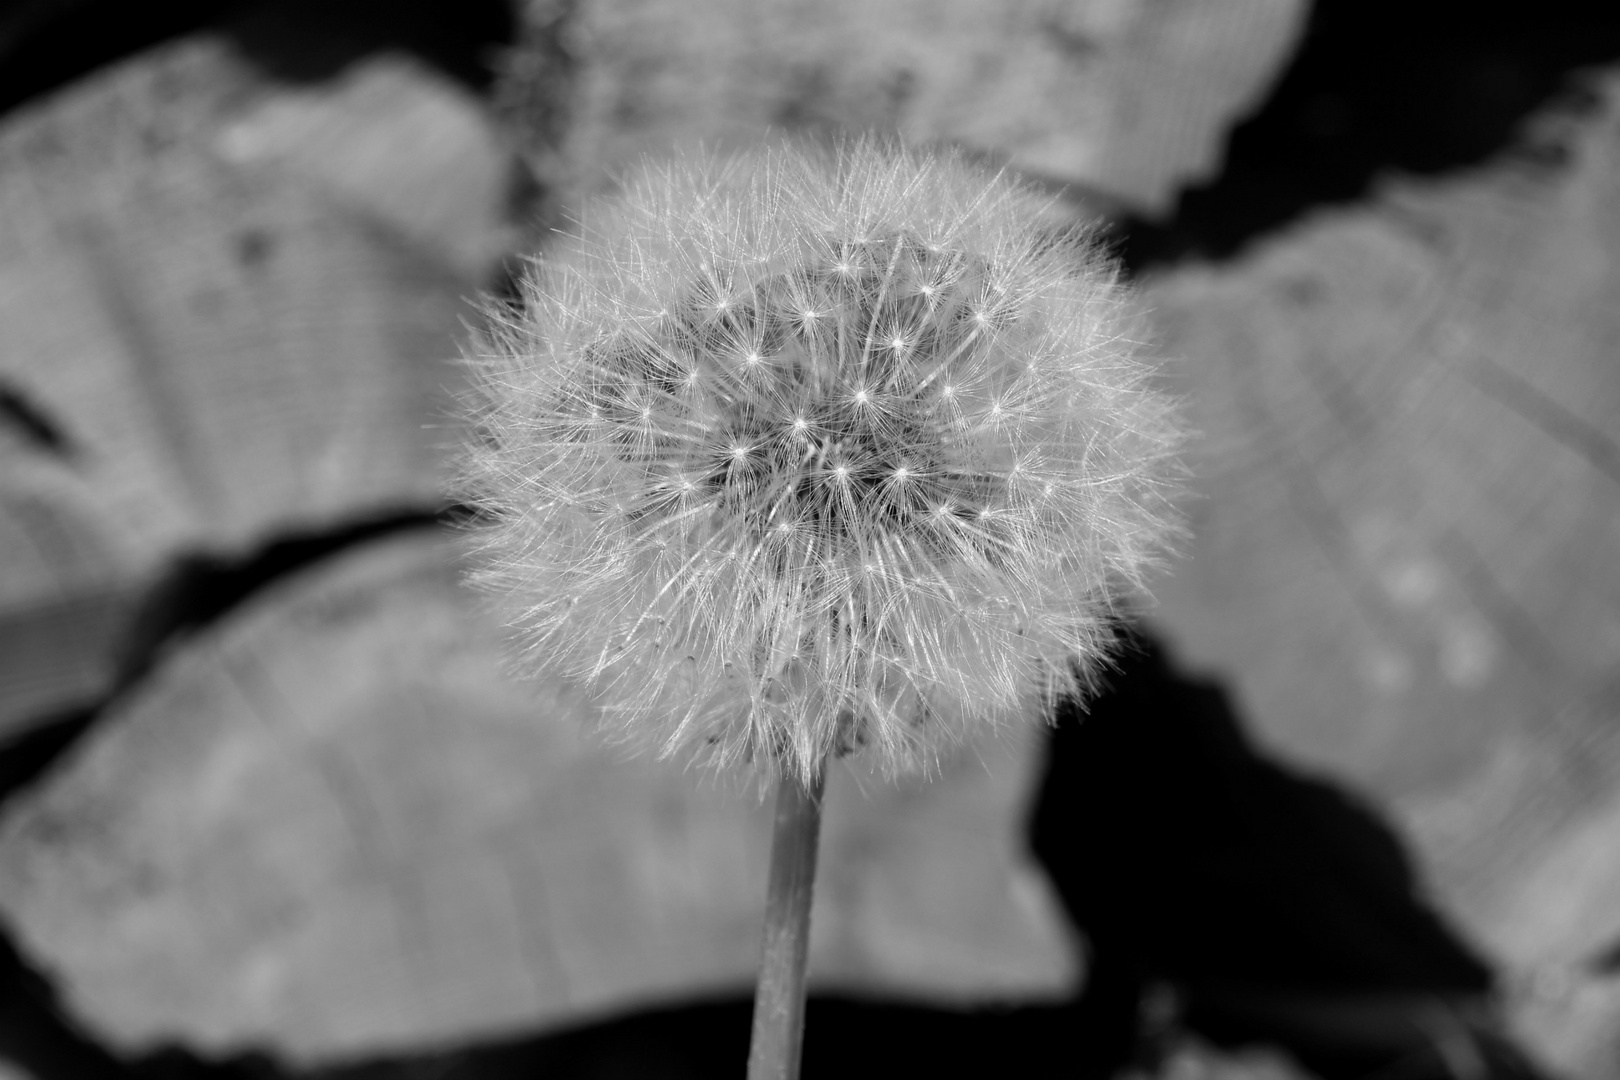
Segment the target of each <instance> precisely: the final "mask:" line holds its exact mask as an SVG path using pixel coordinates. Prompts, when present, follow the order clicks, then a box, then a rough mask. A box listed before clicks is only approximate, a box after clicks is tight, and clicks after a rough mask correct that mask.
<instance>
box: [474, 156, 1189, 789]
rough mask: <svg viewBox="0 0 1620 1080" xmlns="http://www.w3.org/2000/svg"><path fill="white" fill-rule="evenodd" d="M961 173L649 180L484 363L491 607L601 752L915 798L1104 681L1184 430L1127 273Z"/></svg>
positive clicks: (571, 248) (516, 314) (1163, 523)
mask: <svg viewBox="0 0 1620 1080" xmlns="http://www.w3.org/2000/svg"><path fill="white" fill-rule="evenodd" d="M1042 208H1043V203H1042V202H1041V201H1040V200H1039V199H1037V198H1035V197H1034V196H1032V194H1031V193H1030V192H1028V191H1027V190H1026V189H1025V188H1023V187H1021V186H1020V185H1019V184H1017V183H1016V182H1014V181H1012V180H1011V179H1009V178H1007V177H1005V176H992V175H990V174H987V173H984V172H982V171H980V170H978V169H976V168H974V167H972V166H971V165H969V164H967V163H965V162H963V161H962V160H960V159H959V158H957V157H954V156H949V155H928V154H917V153H910V152H905V151H900V150H897V149H895V148H893V147H887V146H885V145H882V144H879V143H876V142H870V141H863V142H858V143H852V144H848V145H846V146H844V147H843V148H841V149H840V150H839V151H838V152H837V153H836V154H835V155H831V156H829V157H827V158H817V157H810V156H800V155H797V154H793V153H787V152H780V151H778V152H773V153H769V154H761V155H757V156H753V157H746V158H741V159H735V160H732V161H729V162H725V163H716V162H702V163H692V162H680V163H676V164H672V165H667V166H663V167H659V168H651V169H649V170H647V171H646V172H645V173H644V174H643V175H642V176H641V177H640V178H639V179H636V180H634V181H633V182H631V183H630V184H629V185H628V186H627V188H626V190H625V191H624V192H623V194H622V195H621V196H620V197H617V198H615V199H613V200H610V201H605V202H603V203H601V204H599V205H597V206H594V207H592V208H591V209H590V210H589V211H588V212H587V214H586V215H585V217H584V219H583V220H582V222H581V224H582V238H581V239H579V240H577V241H573V242H570V243H567V244H563V245H560V246H559V248H558V250H556V251H553V252H549V253H548V254H546V255H545V256H544V257H542V258H540V259H538V260H536V261H535V262H534V263H533V265H532V267H531V270H530V273H529V274H528V275H527V277H526V279H525V281H524V283H523V295H522V303H521V306H520V307H518V308H515V309H513V310H509V311H504V312H501V313H498V314H496V316H495V318H493V319H492V320H491V323H492V329H491V330H490V331H489V333H488V334H487V335H486V339H485V348H484V349H482V350H481V351H482V354H483V355H481V356H479V357H478V358H477V360H476V364H475V366H476V367H477V369H478V371H479V372H480V373H481V375H482V394H481V396H480V398H479V400H478V402H477V404H476V406H475V408H476V410H477V420H478V425H479V431H480V435H481V437H480V439H479V441H478V444H477V446H476V447H475V449H474V451H473V453H472V456H471V463H470V468H469V477H468V481H469V482H468V490H469V493H470V498H471V500H472V502H473V503H474V504H475V505H476V506H477V507H479V508H480V509H481V510H482V511H483V512H484V513H483V515H482V516H483V517H484V519H485V520H486V522H487V524H486V525H485V526H484V527H483V533H482V539H483V555H484V558H483V559H482V562H481V569H480V570H479V571H478V572H477V581H478V582H479V583H480V584H481V585H482V586H484V587H485V588H487V589H488V590H490V591H491V592H492V593H493V594H494V595H495V596H496V597H498V598H499V601H500V603H501V604H502V606H503V608H504V614H505V616H506V619H507V621H508V622H509V623H510V624H511V625H512V626H513V627H515V628H516V629H517V631H518V632H519V633H520V635H521V636H522V639H523V640H524V641H525V643H526V652H525V662H526V663H528V664H530V665H531V666H532V668H534V669H537V670H544V671H550V672H554V673H559V674H561V675H563V676H566V677H569V678H572V679H575V680H579V681H580V682H582V683H584V684H585V685H587V686H588V687H589V688H590V689H591V691H592V693H593V696H594V698H595V700H596V702H597V704H598V705H599V707H600V711H601V715H602V716H603V718H604V722H605V724H606V725H607V727H608V728H609V730H611V731H613V732H616V733H617V734H619V735H622V737H623V738H624V739H626V740H628V741H632V742H634V743H638V744H641V745H645V746H651V747H652V748H654V749H655V750H656V751H657V752H658V753H659V754H661V755H669V754H676V753H681V752H684V751H687V750H697V751H700V752H701V753H702V754H703V755H705V756H706V757H708V758H709V759H710V760H712V761H714V762H715V763H717V764H721V765H725V764H730V763H734V762H740V761H749V762H752V763H754V764H755V765H756V766H758V767H759V768H761V769H763V770H765V771H766V772H768V773H776V774H782V775H795V776H797V777H799V778H800V779H802V780H804V781H805V782H806V783H808V782H809V781H810V779H811V778H812V777H814V775H815V774H816V773H817V772H818V770H819V769H820V767H821V762H822V761H823V760H825V758H826V757H827V755H828V754H829V753H835V752H846V751H849V750H852V749H862V750H863V751H864V752H865V753H867V754H870V755H872V756H873V757H874V758H875V761H876V763H877V764H878V766H879V767H880V768H881V769H882V771H884V772H885V773H887V774H890V775H893V774H898V773H902V772H908V771H914V770H919V769H921V770H926V769H927V768H928V767H929V766H930V765H931V764H932V763H933V762H934V761H935V760H936V758H937V755H938V753H939V751H940V750H941V749H942V748H943V747H945V746H947V745H949V744H951V743H954V742H956V741H958V740H961V739H963V738H965V737H968V736H969V735H971V734H972V733H973V732H974V731H975V730H976V729H980V728H989V727H992V726H994V725H997V724H1000V723H1004V722H1007V721H1011V720H1014V719H1018V718H1028V717H1036V716H1040V715H1042V714H1043V713H1044V711H1045V710H1047V709H1049V707H1050V705H1051V704H1052V702H1053V700H1054V699H1055V698H1058V697H1060V696H1065V695H1070V694H1075V693H1078V692H1080V691H1081V690H1083V689H1084V683H1085V681H1086V679H1087V678H1088V675H1089V673H1090V672H1091V671H1092V670H1093V669H1094V667H1095V665H1096V663H1097V662H1098V661H1099V660H1100V659H1101V658H1102V657H1103V656H1105V655H1106V651H1107V649H1108V647H1109V643H1110V641H1111V640H1112V637H1113V626H1114V624H1115V622H1116V620H1117V618H1118V615H1119V610H1120V606H1121V601H1122V600H1123V599H1124V598H1125V597H1128V596H1129V595H1131V594H1132V593H1133V592H1134V591H1135V590H1137V589H1138V588H1139V586H1140V584H1141V576H1142V574H1143V572H1144V569H1145V568H1146V567H1148V566H1149V565H1151V564H1152V562H1153V560H1154V559H1155V557H1156V555H1157V553H1158V552H1159V551H1160V550H1161V549H1162V548H1163V544H1164V540H1165V538H1166V536H1167V534H1168V533H1169V532H1170V531H1171V526H1170V521H1171V515H1170V513H1169V511H1168V505H1167V495H1168V490H1169V479H1170V477H1171V476H1172V475H1173V466H1172V464H1171V454H1172V452H1173V450H1174V449H1175V442H1176V435H1175V430H1176V429H1175V426H1174V421H1173V416H1172V413H1171V409H1170V407H1169V405H1168V403H1167V401H1166V400H1165V399H1164V398H1163V397H1162V396H1161V395H1159V394H1157V393H1156V392H1154V391H1153V390H1152V389H1150V387H1149V385H1148V375H1149V372H1148V369H1147V368H1146V367H1145V366H1144V365H1143V363H1142V362H1141V361H1140V360H1139V359H1137V357H1136V355H1135V354H1136V346H1135V345H1134V344H1133V343H1132V342H1131V340H1130V339H1129V338H1128V336H1127V329H1128V326H1127V323H1128V320H1127V310H1126V305H1125V302H1124V300H1123V299H1122V295H1121V289H1120V286H1119V284H1118V283H1117V280H1116V275H1115V272H1114V270H1113V269H1112V267H1111V265H1110V264H1109V263H1108V262H1107V261H1106V260H1105V259H1104V257H1103V256H1102V255H1101V254H1100V253H1099V252H1098V251H1097V250H1096V249H1095V248H1094V247H1092V246H1091V245H1090V244H1089V243H1088V241H1086V239H1085V238H1084V236H1083V235H1064V236H1054V235H1053V234H1052V232H1051V231H1050V229H1048V228H1047V227H1045V226H1044V225H1043V223H1042V221H1041V219H1040V216H1039V215H1040V211H1041V209H1042Z"/></svg>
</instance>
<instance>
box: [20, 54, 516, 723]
mask: <svg viewBox="0 0 1620 1080" xmlns="http://www.w3.org/2000/svg"><path fill="white" fill-rule="evenodd" d="M323 94H324V96H323ZM345 132H347V133H348V134H347V136H345ZM362 136H363V137H362ZM317 152H318V154H317ZM312 154H315V155H316V158H315V160H314V161H313V162H312V159H311V157H310V155H312ZM506 165H507V160H506V158H505V157H504V156H502V155H501V153H500V151H499V148H498V147H497V146H496V145H495V143H494V141H493V137H492V136H491V135H490V133H489V131H488V125H487V121H485V120H484V119H483V118H482V116H481V115H480V113H479V112H478V110H477V109H476V107H475V106H474V105H473V103H472V102H471V101H470V99H466V98H465V97H464V96H462V95H459V94H457V93H453V92H451V90H449V89H447V88H446V86H445V85H444V84H443V83H442V81H438V80H434V79H432V78H430V77H429V76H427V75H426V74H425V73H424V72H421V71H418V70H415V69H410V68H407V67H405V66H404V65H402V64H401V63H399V62H395V61H387V60H379V61H373V62H371V63H369V64H363V65H361V66H360V67H359V68H358V69H356V70H354V71H351V72H350V73H348V74H347V75H345V76H344V78H343V80H341V81H340V82H339V83H337V84H336V85H333V86H329V87H326V88H325V89H324V90H322V89H319V88H317V89H311V88H303V89H297V90H294V89H292V88H289V87H285V86H281V85H280V84H277V83H275V82H273V81H271V80H269V79H267V78H266V77H264V76H262V75H260V74H258V73H257V72H256V70H255V69H254V68H252V66H251V65H249V64H248V63H247V62H246V61H245V60H242V59H241V58H239V57H238V56H237V55H236V54H235V53H233V52H232V51H231V50H229V49H228V48H227V47H226V46H225V45H224V44H223V43H221V42H216V41H213V40H211V39H207V38H199V39H191V40H187V41H183V42H179V43H175V44H173V45H170V46H166V47H165V48H164V49H163V50H161V51H158V52H154V53H151V54H147V55H144V56H140V57H137V58H134V59H132V60H131V61H129V62H127V63H125V64H123V65H121V66H119V67H116V68H113V69H111V70H109V71H106V72H103V73H100V74H98V75H97V76H95V77H93V78H91V79H90V80H88V81H86V82H85V83H83V84H81V85H78V86H75V87H73V88H71V89H69V90H67V91H64V92H63V93H61V94H59V95H58V96H56V97H54V98H50V99H47V100H45V101H43V102H41V103H39V104H37V105H36V106H34V107H32V108H30V109H28V110H24V111H21V112H18V113H16V114H12V115H10V116H8V117H7V118H6V123H5V125H4V127H3V128H0V405H3V406H4V408H3V409H0V734H4V733H5V732H7V731H8V730H10V729H15V728H17V727H19V726H21V725H25V724H28V723H32V722H35V721H37V720H38V719H40V718H41V717H43V716H47V715H50V714H52V713H55V712H59V711H61V710H64V709H69V708H72V707H76V706H80V705H82V704H84V703H85V702H87V701H89V700H92V699H94V698H95V697H96V696H98V695H99V694H101V693H103V692H105V690H106V689H107V687H108V686H109V684H110V683H111V682H112V681H113V679H114V677H115V675H116V673H117V671H118V669H119V667H120V665H121V663H122V662H123V661H124V660H125V659H126V658H127V656H128V655H130V654H134V653H139V652H141V651H142V650H143V649H145V648H146V647H147V644H146V643H145V642H142V641H139V640H132V634H137V633H139V629H138V628H136V627H135V622H136V612H137V611H138V610H139V609H140V607H141V606H142V604H143V603H148V602H149V601H150V600H151V598H152V597H153V596H154V595H155V593H156V592H157V588H158V584H159V583H160V582H161V581H162V580H163V579H164V577H165V575H166V574H168V573H169V572H170V571H171V570H172V568H173V567H174V565H175V563H176V561H177V560H178V559H180V558H181V557H183V556H188V555H197V554H207V555H214V556H218V557H225V558H230V557H236V556H240V555H243V554H245V553H250V552H252V551H253V550H254V549H256V548H257V547H259V546H260V545H263V544H265V543H267V542H269V541H270V540H272V539H275V538H279V537H282V536H284V535H287V534H289V533H301V532H313V531H319V530H323V529H327V528H332V527H340V526H343V525H346V524H349V523H352V522H354V521H358V520H362V519H364V518H366V517H368V516H373V515H376V514H379V513H385V512H394V511H397V510H399V509H402V508H406V509H409V508H431V507H434V506H436V505H438V503H439V501H440V499H441V496H440V486H441V484H442V480H443V476H444V471H445V470H444V467H443V464H442V462H443V454H442V453H441V452H440V446H441V444H443V443H444V442H446V441H449V440H448V438H447V436H446V435H445V434H444V433H443V431H442V427H443V424H444V422H445V419H444V418H445V416H446V414H447V412H448V408H447V406H448V401H449V398H448V395H447V393H446V388H447V387H449V386H451V385H454V383H455V381H456V379H457V376H456V373H455V369H454V368H453V367H452V366H451V365H449V364H448V363H447V362H446V358H448V357H451V356H453V355H454V354H455V352H456V344H455V337H456V335H457V334H458V332H459V330H460V319H461V318H462V317H463V316H464V315H465V314H466V308H465V305H464V302H463V300H462V297H464V296H466V295H468V294H469V293H471V292H472V291H473V284H472V282H473V277H472V275H471V269H472V267H473V265H474V264H475V263H476V262H477V261H478V259H479V258H480V256H479V255H478V252H482V253H483V254H482V256H481V258H482V259H483V261H484V263H485V264H486V265H485V267H484V269H485V271H487V264H488V262H489V259H490V255H491V252H490V248H491V244H492V241H491V239H490V238H491V236H494V235H497V234H498V230H493V227H492V226H488V221H487V219H488V218H489V216H490V215H492V214H493V213H494V210H493V209H492V208H493V206H494V204H495V203H496V202H497V195H498V194H499V193H500V185H499V184H498V183H497V182H496V177H497V174H501V170H502V169H504V168H505V167H506ZM330 174H340V175H344V176H348V177H349V178H350V179H351V180H364V181H365V182H366V183H367V184H368V185H369V192H370V197H371V200H372V201H371V202H370V203H365V200H362V199H358V198H354V197H351V196H352V193H349V192H344V191H341V190H337V188H338V186H339V185H337V184H336V182H335V181H332V180H330ZM501 175H504V174H501ZM362 203H365V205H361V204H362ZM458 207H459V208H461V209H460V210H459V212H458V209H457V208H458ZM480 214H482V215H484V218H480V217H479V215H480ZM401 221H403V222H404V223H403V224H399V225H398V227H397V228H396V227H394V225H393V224H391V223H395V222H401ZM480 221H483V222H484V225H485V226H486V227H484V228H483V230H482V231H480V230H479V229H477V228H473V227H472V226H473V225H475V224H478V222H480ZM446 233H448V234H453V235H451V236H443V235H441V234H446ZM469 245H470V246H469ZM475 249H476V250H475Z"/></svg>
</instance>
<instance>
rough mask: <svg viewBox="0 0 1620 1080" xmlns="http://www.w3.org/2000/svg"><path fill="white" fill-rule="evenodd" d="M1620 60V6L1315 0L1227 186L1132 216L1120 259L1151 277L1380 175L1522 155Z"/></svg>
mask: <svg viewBox="0 0 1620 1080" xmlns="http://www.w3.org/2000/svg"><path fill="white" fill-rule="evenodd" d="M1616 58H1620V8H1617V7H1616V6H1615V5H1613V4H1594V3H1590V2H1585V3H1582V2H1576V0H1548V2H1546V3H1542V4H1537V5H1535V6H1534V7H1533V8H1526V7H1525V6H1524V5H1522V4H1511V5H1510V4H1503V3H1497V2H1471V0H1432V2H1428V3H1422V4H1410V3H1401V2H1399V0H1317V2H1316V3H1315V5H1314V7H1313V8H1312V12H1311V16H1310V21H1309V24H1308V29H1307V32H1306V35H1305V38H1304V41H1303V43H1302V44H1301V47H1300V49H1299V51H1298V52H1297V53H1296V54H1295V56H1294V59H1293V60H1292V62H1291V63H1290V64H1289V65H1288V67H1287V69H1286V70H1285V71H1284V72H1283V74H1282V76H1281V78H1280V79H1279V81H1278V83H1277V85H1276V86H1275V88H1274V89H1273V90H1272V92H1271V94H1270V95H1269V96H1268V97H1267V99H1266V101H1265V103H1264V104H1263V105H1262V106H1261V107H1260V109H1259V111H1257V112H1256V113H1255V114H1254V115H1253V116H1252V117H1250V118H1249V119H1247V120H1245V121H1244V122H1242V123H1240V124H1239V125H1237V126H1236V127H1235V128H1234V129H1233V130H1232V133H1231V136H1230V138H1229V141H1228V144H1227V152H1226V160H1225V161H1224V163H1223V165H1222V169H1221V173H1220V175H1219V177H1218V178H1217V179H1215V180H1214V181H1212V182H1210V183H1208V184H1206V185H1204V186H1201V187H1197V188H1194V189H1191V190H1189V191H1187V192H1185V193H1184V194H1183V196H1182V198H1181V200H1180V203H1179V205H1178V206H1177V208H1176V211H1175V213H1174V215H1173V216H1172V217H1171V219H1170V220H1168V221H1166V222H1154V221H1148V220H1143V219H1128V220H1126V221H1125V222H1123V223H1122V224H1121V226H1120V228H1119V229H1118V230H1117V235H1118V236H1119V240H1120V244H1119V250H1120V253H1121V255H1122V256H1123V258H1124V259H1125V261H1126V263H1127V265H1128V266H1129V267H1130V268H1131V269H1132V270H1138V271H1139V270H1143V269H1146V268H1148V267H1150V266H1154V265H1161V264H1165V263H1173V262H1176V261H1178V260H1180V259H1184V258H1187V257H1189V256H1197V257H1201V258H1212V259H1219V258H1225V257H1228V256H1231V255H1232V254H1234V253H1235V252H1237V251H1238V250H1239V249H1241V248H1242V247H1243V246H1244V245H1246V244H1247V243H1249V242H1250V241H1252V240H1254V239H1255V238H1257V237H1259V236H1261V235H1264V234H1266V233H1268V232H1272V231H1274V230H1276V229H1278V228H1280V227H1282V226H1284V225H1286V224H1288V223H1289V222H1292V221H1294V220H1296V219H1298V218H1299V217H1300V216H1301V215H1302V214H1304V213H1305V212H1306V211H1308V210H1310V209H1312V208H1314V207H1318V206H1323V205H1331V204H1337V203H1345V202H1349V201H1351V200H1353V199H1357V198H1360V197H1362V196H1364V195H1365V194H1366V193H1367V191H1368V189H1369V187H1370V186H1371V185H1372V183H1373V182H1374V181H1375V180H1376V179H1377V178H1378V177H1380V176H1382V175H1385V174H1389V173H1406V174H1416V175H1426V176H1433V175H1437V174H1441V173H1447V172H1451V171H1454V170H1458V169H1463V168H1467V167H1469V166H1473V165H1477V164H1479V163H1481V162H1484V161H1487V160H1489V159H1492V158H1494V157H1496V156H1498V155H1500V154H1502V153H1504V152H1509V151H1512V150H1513V149H1514V148H1515V147H1517V146H1518V145H1519V139H1520V135H1521V131H1522V127H1523V124H1524V122H1525V120H1526V118H1528V117H1529V116H1530V115H1531V114H1532V113H1534V112H1536V111H1538V110H1540V109H1542V108H1545V107H1547V106H1549V105H1551V104H1552V103H1554V102H1562V103H1564V104H1566V105H1568V106H1569V107H1572V108H1579V107H1580V104H1581V100H1582V99H1583V98H1585V99H1586V100H1590V94H1589V93H1586V92H1585V91H1583V90H1582V89H1581V86H1580V82H1579V80H1572V78H1571V76H1572V74H1573V73H1575V72H1577V71H1578V70H1579V69H1582V68H1584V67H1588V66H1590V65H1594V64H1599V63H1603V62H1607V61H1612V60H1614V59H1616Z"/></svg>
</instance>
